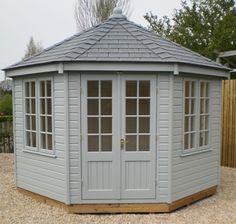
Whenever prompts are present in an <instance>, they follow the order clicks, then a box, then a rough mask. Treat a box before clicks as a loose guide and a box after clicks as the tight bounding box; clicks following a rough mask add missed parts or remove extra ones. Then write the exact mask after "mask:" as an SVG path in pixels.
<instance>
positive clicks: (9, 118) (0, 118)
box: [0, 115, 13, 123]
mask: <svg viewBox="0 0 236 224" xmlns="http://www.w3.org/2000/svg"><path fill="white" fill-rule="evenodd" d="M7 121H13V116H11V115H9V116H0V123H2V122H7Z"/></svg>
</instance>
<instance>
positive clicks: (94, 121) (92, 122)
mask: <svg viewBox="0 0 236 224" xmlns="http://www.w3.org/2000/svg"><path fill="white" fill-rule="evenodd" d="M98 119H99V118H98V117H89V118H88V133H90V134H95V133H98V132H99V129H98V127H99V126H98V125H99V124H98V121H99V120H98Z"/></svg>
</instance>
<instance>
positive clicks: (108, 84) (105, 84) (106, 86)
mask: <svg viewBox="0 0 236 224" xmlns="http://www.w3.org/2000/svg"><path fill="white" fill-rule="evenodd" d="M101 97H112V81H101Z"/></svg>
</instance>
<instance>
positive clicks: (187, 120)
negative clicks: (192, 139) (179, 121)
mask: <svg viewBox="0 0 236 224" xmlns="http://www.w3.org/2000/svg"><path fill="white" fill-rule="evenodd" d="M189 119H190V117H185V121H184V131H185V132H188V131H189Z"/></svg>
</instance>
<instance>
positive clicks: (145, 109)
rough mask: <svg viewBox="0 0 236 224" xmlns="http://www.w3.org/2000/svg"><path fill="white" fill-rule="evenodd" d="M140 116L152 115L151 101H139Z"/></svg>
mask: <svg viewBox="0 0 236 224" xmlns="http://www.w3.org/2000/svg"><path fill="white" fill-rule="evenodd" d="M139 114H140V115H150V100H146V99H140V100H139Z"/></svg>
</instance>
